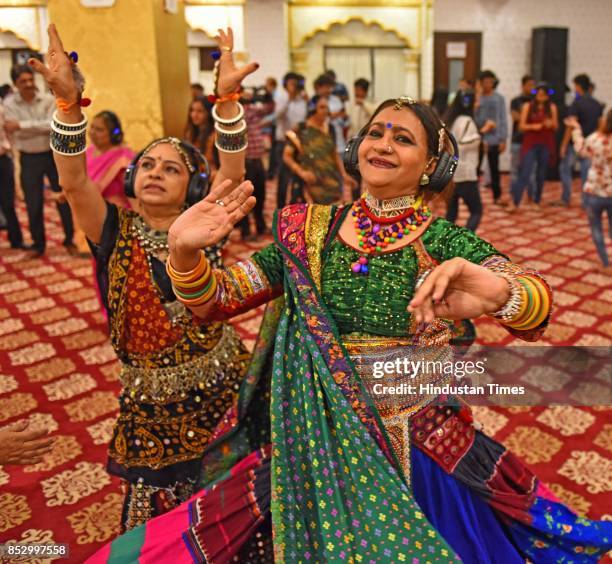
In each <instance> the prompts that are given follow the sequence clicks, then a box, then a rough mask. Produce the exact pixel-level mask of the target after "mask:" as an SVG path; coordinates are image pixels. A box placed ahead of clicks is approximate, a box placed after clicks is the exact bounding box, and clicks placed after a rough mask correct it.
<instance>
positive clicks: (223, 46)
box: [221, 45, 232, 53]
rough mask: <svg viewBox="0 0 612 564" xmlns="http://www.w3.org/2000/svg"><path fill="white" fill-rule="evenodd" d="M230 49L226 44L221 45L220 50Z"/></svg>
mask: <svg viewBox="0 0 612 564" xmlns="http://www.w3.org/2000/svg"><path fill="white" fill-rule="evenodd" d="M231 50H232V48H231V47H228V46H227V45H221V51H227V52H228V53H229V52H231Z"/></svg>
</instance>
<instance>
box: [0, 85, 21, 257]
mask: <svg viewBox="0 0 612 564" xmlns="http://www.w3.org/2000/svg"><path fill="white" fill-rule="evenodd" d="M0 96H2V95H1V94H0ZM2 98H4V97H3V96H2ZM0 211H1V212H2V219H3V220H4V226H3V228H5V229H6V230H7V233H8V240H9V243H10V244H11V249H22V248H23V236H22V234H21V227H20V226H19V220H18V219H17V214H16V213H15V171H14V168H13V159H12V152H11V144H10V142H9V139H8V135H7V134H6V131H5V130H4V105H3V102H2V101H0Z"/></svg>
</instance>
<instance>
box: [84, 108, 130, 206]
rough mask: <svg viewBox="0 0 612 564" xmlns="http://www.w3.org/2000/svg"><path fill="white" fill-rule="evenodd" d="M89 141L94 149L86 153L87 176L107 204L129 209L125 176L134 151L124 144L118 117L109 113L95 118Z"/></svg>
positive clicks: (105, 112) (89, 149) (100, 114)
mask: <svg viewBox="0 0 612 564" xmlns="http://www.w3.org/2000/svg"><path fill="white" fill-rule="evenodd" d="M89 139H90V140H91V145H90V146H89V147H87V151H86V152H85V156H86V158H87V175H88V176H89V178H91V180H93V181H94V182H95V183H96V185H97V186H98V189H99V190H100V193H101V194H102V197H103V198H104V199H105V200H106V201H107V202H110V203H111V204H115V205H116V206H118V207H121V208H129V207H130V204H129V201H128V199H127V196H126V195H125V191H124V189H123V175H124V173H125V169H126V168H127V167H128V166H129V164H130V163H131V162H132V159H133V158H134V151H132V149H130V148H129V147H127V146H126V145H124V144H123V129H122V127H121V122H120V121H119V118H118V117H117V114H115V113H114V112H111V111H109V110H104V111H103V112H100V113H98V114H96V116H95V117H94V118H93V119H92V120H91V125H90V126H89Z"/></svg>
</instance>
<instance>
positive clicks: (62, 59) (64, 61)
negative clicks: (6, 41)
mask: <svg viewBox="0 0 612 564" xmlns="http://www.w3.org/2000/svg"><path fill="white" fill-rule="evenodd" d="M47 34H48V35H49V48H48V49H47V56H46V57H45V61H46V65H44V64H43V63H41V62H40V61H39V60H38V59H29V60H28V65H30V67H32V68H33V69H34V70H35V71H36V72H38V73H40V74H41V75H42V76H43V78H44V79H45V82H46V83H47V86H49V88H50V89H51V90H52V91H53V94H54V95H55V97H56V98H62V99H63V100H65V101H66V102H68V103H72V102H77V101H78V99H79V96H80V94H81V91H82V89H83V85H82V84H77V81H76V80H75V74H74V72H73V65H72V62H71V61H70V59H69V58H68V55H66V52H65V51H64V46H63V44H62V40H61V38H60V36H59V33H58V32H57V28H56V27H55V24H51V25H49V27H48V28H47Z"/></svg>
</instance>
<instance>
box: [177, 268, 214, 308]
mask: <svg viewBox="0 0 612 564" xmlns="http://www.w3.org/2000/svg"><path fill="white" fill-rule="evenodd" d="M216 293H217V278H216V276H214V275H213V281H212V284H211V285H210V288H209V289H208V291H207V292H206V293H205V294H204V295H202V296H199V297H197V298H194V299H193V300H186V299H184V298H180V297H178V296H177V299H178V300H179V301H180V302H181V303H183V304H185V305H186V306H201V305H205V304H207V303H208V302H209V301H210V300H211V299H212V298H213V296H214V295H216Z"/></svg>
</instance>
